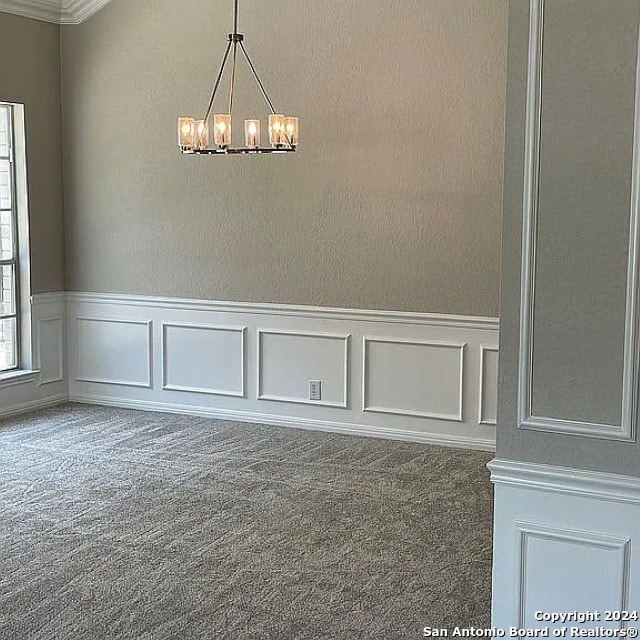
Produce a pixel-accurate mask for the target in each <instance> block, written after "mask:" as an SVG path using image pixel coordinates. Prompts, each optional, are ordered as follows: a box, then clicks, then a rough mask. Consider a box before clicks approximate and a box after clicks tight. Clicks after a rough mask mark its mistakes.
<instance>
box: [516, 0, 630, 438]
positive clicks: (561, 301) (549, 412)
mask: <svg viewBox="0 0 640 640" xmlns="http://www.w3.org/2000/svg"><path fill="white" fill-rule="evenodd" d="M539 7H540V8H541V11H540V16H541V21H542V38H541V40H540V42H541V44H540V51H539V57H538V65H540V67H539V69H538V72H539V74H540V78H541V92H540V94H539V96H537V98H538V100H539V105H538V108H539V114H540V130H539V158H538V160H539V163H538V167H539V174H538V175H537V184H536V180H535V179H534V180H533V184H532V187H533V195H532V199H531V202H530V203H529V205H530V207H531V209H537V211H536V218H535V225H534V226H533V227H532V228H531V230H530V231H531V237H530V242H531V244H530V248H531V263H530V265H529V266H530V268H531V279H530V282H529V285H530V286H531V291H530V299H529V301H528V302H529V303H530V304H531V309H530V311H531V314H530V318H531V326H530V327H528V328H526V327H525V329H526V330H527V331H528V335H527V336H525V337H526V344H525V353H524V354H523V362H524V366H526V367H527V370H528V371H527V372H526V373H525V375H528V380H527V381H526V384H527V389H526V393H528V394H529V397H528V398H527V399H526V400H525V404H529V406H528V407H527V410H528V411H529V412H530V415H531V416H533V417H534V418H533V420H534V422H535V420H536V419H537V418H536V417H538V418H540V419H541V420H542V421H545V420H546V421H549V422H554V421H555V423H556V425H557V426H558V427H559V428H558V429H557V430H562V429H563V427H562V423H563V421H564V422H566V423H571V424H574V425H586V426H583V427H579V426H578V427H576V429H577V430H578V431H579V430H580V429H582V431H583V432H584V431H588V429H589V425H594V426H595V427H594V434H595V433H597V432H598V425H599V426H601V427H602V429H600V431H601V432H602V433H606V431H607V426H608V425H609V426H611V427H613V429H612V430H611V431H612V433H614V432H615V428H616V427H620V430H621V432H623V431H625V428H623V427H621V425H622V423H623V421H624V420H626V419H630V418H629V416H625V415H624V414H625V411H624V409H623V406H624V404H625V400H626V398H625V392H624V391H623V388H624V385H625V382H626V383H627V384H628V383H629V382H630V381H629V380H625V369H627V370H628V367H627V363H626V360H625V344H627V346H628V344H629V342H628V337H629V333H628V332H629V331H630V330H631V327H630V324H631V323H630V316H629V307H628V304H627V302H628V299H629V292H630V278H629V277H628V276H629V267H630V260H631V259H632V258H633V256H631V255H630V230H631V220H632V217H633V216H634V215H635V214H634V208H633V206H632V187H633V180H634V178H633V176H634V120H635V113H636V99H635V95H636V66H637V65H636V61H637V56H638V23H639V19H640V4H639V3H638V2H637V0H606V1H602V0H581V1H580V2H552V1H549V0H547V1H546V2H541V3H539ZM542 16H543V17H542ZM530 82H531V78H530ZM530 86H531V85H530ZM535 97H536V96H535V95H534V94H532V93H531V92H530V95H529V101H530V102H531V101H532V100H535ZM532 166H533V170H534V171H535V167H536V162H535V158H534V160H533V162H532ZM536 187H537V189H536ZM527 215H529V216H531V215H532V211H531V210H529V211H528V210H527V206H526V205H525V216H527ZM529 221H531V218H529ZM525 228H526V221H525ZM525 302H527V301H525ZM625 341H627V342H626V343H625ZM527 350H528V351H529V356H530V357H528V356H527V354H526V351H527ZM627 351H628V349H627ZM629 356H630V354H629V353H627V357H629ZM527 360H529V361H528V362H527ZM529 368H530V369H529ZM526 418H527V416H525V419H526Z"/></svg>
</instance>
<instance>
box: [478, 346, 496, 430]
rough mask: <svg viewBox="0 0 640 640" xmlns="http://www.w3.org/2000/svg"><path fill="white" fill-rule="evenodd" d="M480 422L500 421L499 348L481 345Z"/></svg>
mask: <svg viewBox="0 0 640 640" xmlns="http://www.w3.org/2000/svg"><path fill="white" fill-rule="evenodd" d="M479 415H480V417H479V418H478V421H479V422H480V424H493V425H495V424H497V423H498V350H497V349H496V348H493V347H486V346H485V345H481V346H480V412H479Z"/></svg>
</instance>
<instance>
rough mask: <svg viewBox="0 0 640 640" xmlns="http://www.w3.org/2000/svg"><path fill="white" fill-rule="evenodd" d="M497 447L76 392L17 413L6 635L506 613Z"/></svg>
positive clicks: (0, 551) (395, 621) (119, 634)
mask: <svg viewBox="0 0 640 640" xmlns="http://www.w3.org/2000/svg"><path fill="white" fill-rule="evenodd" d="M489 459H490V456H489V455H488V454H484V453H476V452H470V451H457V450H450V449H444V448H437V447H429V446H423V445H417V444H405V443H399V442H389V441H383V440H371V439H365V438H356V437H349V436H340V435H333V434H324V433H313V432H306V431H297V430H290V429H284V428H276V427H265V426H259V425H246V424H234V423H228V422H220V421H215V420H208V419H204V418H192V417H181V416H173V415H162V414H149V413H139V412H134V411H128V410H120V409H117V410H114V409H105V408H99V407H87V406H75V405H68V406H64V407H60V408H56V409H50V410H47V411H42V412H39V413H35V414H32V415H28V416H22V417H19V418H14V419H10V420H5V421H4V422H0V518H1V525H0V638H2V640H5V639H6V640H9V639H10V640H22V639H23V638H25V639H26V638H29V639H34V640H36V639H37V640H45V639H46V640H54V639H55V640H67V639H69V640H76V639H77V640H79V639H85V638H86V639H87V640H89V639H91V640H107V639H116V638H118V639H123V640H124V639H126V640H169V639H171V640H174V639H176V640H182V639H184V640H200V639H203V640H204V639H209V638H229V639H233V640H238V639H241V638H252V639H258V640H260V639H270V640H272V639H282V640H288V639H294V638H304V639H320V638H326V639H331V640H358V639H361V638H362V639H365V638H367V639H369V638H382V639H384V640H393V639H398V640H400V639H402V640H409V639H411V638H420V637H422V628H423V627H424V626H425V625H429V626H438V627H454V626H456V625H460V626H467V625H475V626H483V627H485V626H489V621H490V613H489V609H490V573H491V568H490V561H491V519H492V517H491V516H492V513H491V486H490V483H489V475H488V472H487V470H486V469H485V464H486V463H487V462H488V461H489Z"/></svg>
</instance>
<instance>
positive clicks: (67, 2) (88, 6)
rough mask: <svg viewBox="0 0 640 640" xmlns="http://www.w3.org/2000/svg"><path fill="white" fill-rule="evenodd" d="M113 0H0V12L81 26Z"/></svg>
mask: <svg viewBox="0 0 640 640" xmlns="http://www.w3.org/2000/svg"><path fill="white" fill-rule="evenodd" d="M110 1H111V0H0V11H4V12H6V13H14V14H16V15H19V16H24V17H26V18H35V19H36V20H44V21H45V22H53V23H55V24H80V23H81V22H84V21H85V20H87V18H89V17H91V16H92V15H93V14H94V13H96V12H97V11H100V9H102V7H104V6H105V5H106V4H108V3H109V2H110Z"/></svg>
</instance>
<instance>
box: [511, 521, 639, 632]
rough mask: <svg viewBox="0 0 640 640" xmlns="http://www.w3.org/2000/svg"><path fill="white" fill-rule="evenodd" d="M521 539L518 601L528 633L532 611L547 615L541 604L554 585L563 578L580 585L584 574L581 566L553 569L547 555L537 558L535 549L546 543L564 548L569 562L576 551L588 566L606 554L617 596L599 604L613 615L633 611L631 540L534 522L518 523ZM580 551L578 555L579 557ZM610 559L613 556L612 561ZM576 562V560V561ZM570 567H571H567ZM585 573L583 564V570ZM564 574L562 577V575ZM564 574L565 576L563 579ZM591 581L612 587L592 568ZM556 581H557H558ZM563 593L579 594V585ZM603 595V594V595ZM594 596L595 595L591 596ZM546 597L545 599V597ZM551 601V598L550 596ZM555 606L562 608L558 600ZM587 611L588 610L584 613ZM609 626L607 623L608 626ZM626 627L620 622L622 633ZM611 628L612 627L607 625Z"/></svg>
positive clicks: (532, 625)
mask: <svg viewBox="0 0 640 640" xmlns="http://www.w3.org/2000/svg"><path fill="white" fill-rule="evenodd" d="M516 531H517V535H518V536H519V538H520V541H519V545H518V546H519V562H518V565H519V567H520V575H519V577H518V581H517V584H518V587H517V595H516V599H517V602H518V625H517V626H518V628H519V629H527V628H529V629H530V628H535V626H536V620H535V617H533V618H531V617H529V616H528V612H529V611H535V610H538V611H540V610H543V611H547V610H549V609H547V607H545V606H544V604H541V602H540V594H544V592H545V591H547V590H548V589H549V587H550V585H552V584H554V583H555V584H558V583H560V582H561V580H560V577H561V576H562V577H565V579H566V577H567V575H568V577H569V579H570V580H572V581H573V582H575V581H579V580H580V578H581V577H582V576H581V573H580V572H579V571H577V569H578V567H577V566H564V567H563V566H557V565H556V566H555V567H554V566H553V559H552V558H551V559H550V558H549V557H548V555H547V554H543V553H538V554H536V553H535V552H534V551H533V549H532V547H533V545H534V544H535V543H536V542H543V543H547V544H550V545H560V546H563V547H564V548H565V550H564V552H563V553H562V556H563V557H564V559H565V560H567V550H568V549H572V551H573V552H574V556H576V557H579V554H580V553H581V554H582V556H583V559H584V561H585V563H588V562H592V563H593V561H594V557H596V556H597V555H598V554H599V553H600V554H601V555H602V552H603V551H604V552H605V554H606V556H607V558H606V561H605V562H603V563H602V564H603V565H605V566H606V567H607V569H608V570H609V571H610V572H611V574H612V575H610V576H608V577H610V578H611V583H612V584H614V585H616V587H617V588H616V591H615V593H614V592H612V591H610V590H609V592H608V593H607V596H606V597H608V598H611V601H610V602H608V603H606V604H605V602H603V600H602V599H601V598H598V599H597V602H598V604H599V605H600V606H601V607H602V609H606V610H609V611H629V610H630V609H629V562H630V552H631V540H630V539H629V537H626V536H625V537H622V536H612V535H607V534H602V533H600V532H598V531H581V530H574V529H565V528H562V527H555V526H548V525H541V524H539V523H530V522H516ZM576 551H577V552H578V553H576ZM610 556H613V558H611V557H610ZM574 560H575V558H574ZM567 564H568V563H567ZM534 567H535V571H536V572H537V573H539V574H541V575H542V576H543V579H542V580H541V581H540V582H541V584H536V580H535V577H532V576H531V575H530V574H531V573H532V569H533V568H534ZM584 569H585V567H584V563H583V570H584ZM558 574H560V575H558ZM562 574H564V575H562ZM586 575H587V579H589V578H590V577H591V578H592V579H594V582H596V581H597V582H598V583H600V584H603V583H604V584H606V585H607V586H609V585H608V583H607V582H606V581H605V577H606V576H605V575H603V573H602V572H598V575H597V576H595V575H593V573H591V575H589V568H588V567H587V571H586ZM554 577H555V579H554ZM563 586H564V587H565V588H564V589H561V590H563V591H565V592H567V591H575V590H577V587H578V585H574V588H573V589H568V588H566V585H563ZM590 587H591V589H592V590H595V589H594V587H595V585H593V584H592V585H590ZM601 595H603V594H601ZM532 596H538V602H537V603H536V604H537V606H536V604H533V605H532V604H530V603H529V602H528V599H529V598H531V597H532ZM590 596H592V594H590ZM543 597H544V596H543ZM547 597H548V596H547ZM553 603H554V604H559V603H558V600H557V599H555V600H554V602H553ZM559 610H562V611H564V610H565V608H564V607H562V606H560V607H559ZM584 610H585V611H587V610H588V609H584ZM605 624H606V622H605ZM623 625H624V626H626V624H625V623H623V622H622V621H616V622H615V625H614V626H615V627H617V628H618V629H620V628H622V627H623ZM607 626H609V625H608V624H607Z"/></svg>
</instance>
